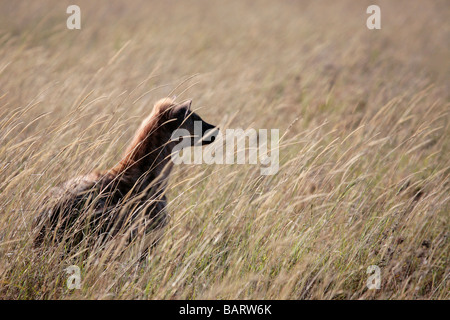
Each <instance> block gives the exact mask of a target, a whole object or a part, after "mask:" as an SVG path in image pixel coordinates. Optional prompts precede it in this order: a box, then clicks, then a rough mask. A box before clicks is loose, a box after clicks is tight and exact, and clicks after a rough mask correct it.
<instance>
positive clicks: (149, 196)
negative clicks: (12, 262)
mask: <svg viewBox="0 0 450 320" xmlns="http://www.w3.org/2000/svg"><path fill="white" fill-rule="evenodd" d="M190 104H191V102H190V101H188V102H185V103H184V104H180V105H177V104H175V103H174V101H173V100H171V99H168V98H166V99H162V100H160V101H159V102H157V103H156V104H155V106H154V108H153V111H152V113H151V114H150V116H148V117H147V118H146V119H145V120H144V121H143V122H142V125H141V127H140V128H139V129H138V130H137V132H136V134H135V136H134V138H133V140H132V142H131V144H130V145H129V146H128V148H127V149H126V151H125V154H124V156H123V157H122V159H121V160H120V162H119V163H118V164H117V165H115V166H114V167H112V168H110V169H109V170H105V171H102V172H93V173H91V174H89V175H86V176H82V177H78V178H75V179H71V180H69V181H67V182H65V183H63V184H62V185H60V186H58V187H56V188H54V189H53V190H52V191H51V192H50V194H49V196H48V199H47V202H46V205H45V208H44V209H43V210H42V212H41V213H40V214H39V216H38V217H37V219H36V222H35V227H36V229H37V236H36V238H35V245H40V244H42V243H43V241H45V240H47V241H50V242H53V241H61V240H63V239H65V240H66V241H69V242H70V245H71V246H72V245H75V244H77V243H79V242H80V241H81V240H82V239H83V238H85V237H86V236H90V238H91V239H94V240H95V241H97V242H103V241H105V240H108V239H110V238H112V237H115V236H117V235H125V236H127V237H129V239H132V238H134V237H135V236H137V235H143V234H146V233H148V232H149V231H154V230H161V229H162V228H163V227H164V226H165V225H166V224H167V220H168V219H167V213H166V210H165V208H166V203H167V200H166V197H165V189H166V184H167V179H168V176H169V174H170V171H171V169H172V166H173V163H172V162H171V157H170V155H171V153H172V149H173V147H174V145H175V144H176V142H173V141H172V142H171V141H170V137H171V135H172V132H173V131H174V130H175V129H177V128H180V127H181V128H186V129H188V130H189V132H191V134H193V121H194V120H197V121H202V120H201V118H200V117H199V116H198V115H197V114H195V113H193V112H191V111H190ZM202 124H203V129H204V130H203V134H204V132H205V131H206V130H208V129H212V128H214V126H212V125H209V124H208V123H206V122H204V121H203V123H202ZM92 236H93V237H92Z"/></svg>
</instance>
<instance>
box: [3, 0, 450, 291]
mask: <svg viewBox="0 0 450 320" xmlns="http://www.w3.org/2000/svg"><path fill="white" fill-rule="evenodd" d="M69 4H71V3H70V2H67V1H39V2H37V1H33V2H30V1H6V0H5V1H0V298H3V299H78V298H88V299H109V298H113V299H219V298H220V299H222V298H229V299H237V298H239V299H360V298H363V299H372V298H375V299H385V298H389V299H448V298H449V279H448V277H449V256H448V254H449V239H448V237H449V196H450V193H449V188H450V185H449V173H450V172H449V164H450V163H449V159H450V157H449V156H450V152H449V151H450V150H449V137H450V132H449V114H448V112H449V94H448V93H449V85H448V84H449V83H450V81H449V80H450V79H449V48H448V39H449V24H448V17H449V13H450V12H449V11H450V6H449V4H448V2H447V1H427V2H425V1H395V2H393V1H379V2H378V4H379V5H380V7H381V10H382V29H381V30H378V31H369V30H368V29H367V28H366V26H365V22H366V18H367V16H368V15H367V14H366V13H365V11H366V8H367V6H368V5H370V4H372V3H370V2H369V1H357V2H356V1H339V2H338V3H336V1H320V2H319V1H301V2H298V1H287V2H280V1H276V2H275V1H258V2H257V3H256V2H250V1H226V2H225V1H220V2H219V1H192V2H191V1H183V2H175V1H158V2H156V1H155V2H148V1H132V2H125V1H123V2H120V1H107V2H106V1H78V5H79V6H80V7H81V11H82V29H81V30H80V31H71V30H67V29H66V19H67V16H68V15H67V14H66V13H65V12H66V8H67V6H68V5H69ZM172 94H176V95H177V96H178V99H180V100H182V99H185V98H193V99H194V106H195V107H199V109H198V113H199V114H200V115H201V116H202V117H203V118H204V119H205V120H206V121H208V122H211V123H220V124H224V125H225V128H227V127H229V128H238V127H242V128H249V127H252V128H269V129H270V128H279V129H280V135H281V136H283V138H282V140H281V143H280V170H279V172H278V174H276V175H274V176H261V175H260V173H259V169H260V168H259V166H255V165H228V166H225V165H216V166H209V165H183V166H177V167H176V169H175V172H173V175H172V176H171V179H170V188H169V191H168V198H169V212H170V215H171V222H170V224H169V227H168V228H167V230H166V233H165V235H164V238H163V240H162V241H161V242H160V244H159V245H158V246H157V247H156V248H155V249H154V250H153V251H152V253H151V255H150V257H149V259H148V261H146V262H144V263H140V262H138V261H137V256H138V248H137V246H136V245H135V244H131V245H129V248H127V249H126V250H125V251H124V252H123V253H121V254H120V255H119V254H116V251H114V248H115V246H116V245H117V244H116V243H112V244H110V246H108V247H107V248H104V249H103V250H95V251H94V252H90V253H89V255H88V256H87V257H86V255H85V254H83V252H78V253H76V254H74V255H72V256H69V257H67V256H66V257H64V258H62V257H61V254H62V252H64V248H63V247H59V248H42V249H37V250H36V249H33V248H32V246H31V240H32V239H31V234H32V230H31V222H32V219H33V218H34V217H35V215H36V214H37V208H38V207H39V205H40V204H41V202H42V199H43V197H44V196H45V194H46V192H47V191H48V190H49V188H51V187H52V186H54V185H56V184H58V183H60V182H62V181H64V180H66V179H68V178H70V177H74V176H76V175H79V174H84V173H87V172H89V171H91V170H93V169H95V168H106V167H108V166H110V165H112V164H114V163H115V162H116V161H117V160H118V159H119V157H120V154H121V153H122V151H123V150H124V147H125V146H126V144H127V142H129V139H130V138H131V136H132V134H133V131H134V130H135V129H136V128H137V126H138V125H139V123H140V121H141V120H142V119H143V118H144V117H145V116H146V115H148V113H149V112H150V111H151V108H152V104H153V102H155V101H156V100H157V99H159V98H161V97H164V96H167V95H172ZM200 107H201V108H200ZM225 128H224V129H225ZM69 265H77V266H79V267H80V268H81V278H82V282H81V284H82V287H81V289H79V290H69V289H67V287H66V280H67V277H68V275H67V274H66V272H65V271H64V270H65V268H67V267H68V266H69ZM370 265H377V266H379V267H380V268H381V280H382V284H381V289H380V290H368V289H367V287H366V281H367V278H368V277H369V275H368V274H366V270H367V268H368V266H370Z"/></svg>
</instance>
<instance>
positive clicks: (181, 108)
mask: <svg viewBox="0 0 450 320" xmlns="http://www.w3.org/2000/svg"><path fill="white" fill-rule="evenodd" d="M191 104H192V100H187V101H185V102H183V103H182V104H179V105H177V106H175V107H174V108H172V116H173V117H174V118H179V119H185V118H187V117H188V116H189V114H190V113H191Z"/></svg>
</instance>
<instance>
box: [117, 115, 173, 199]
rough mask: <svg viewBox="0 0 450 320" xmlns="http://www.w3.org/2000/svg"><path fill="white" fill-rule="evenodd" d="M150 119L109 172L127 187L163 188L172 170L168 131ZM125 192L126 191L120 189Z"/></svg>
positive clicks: (152, 117)
mask: <svg viewBox="0 0 450 320" xmlns="http://www.w3.org/2000/svg"><path fill="white" fill-rule="evenodd" d="M159 122H160V121H158V117H155V116H150V117H149V118H148V119H146V120H145V121H144V122H143V125H142V126H141V128H140V129H139V130H138V131H137V132H136V134H135V136H134V138H133V140H132V142H131V143H130V145H129V146H128V148H127V150H126V151H125V154H124V157H123V158H122V160H121V161H120V162H119V163H118V164H117V165H116V166H115V167H114V168H112V169H111V170H110V172H111V173H112V174H113V175H114V176H116V177H117V178H118V180H119V181H122V182H123V183H122V184H125V185H126V186H127V187H128V188H136V185H137V183H138V182H139V183H138V185H139V187H138V190H142V189H145V188H146V187H147V186H148V185H150V184H154V185H159V186H160V187H162V186H163V185H165V183H166V181H167V178H168V176H169V174H170V171H171V169H172V166H173V163H172V161H171V157H170V154H171V144H169V141H170V132H168V130H167V129H166V128H164V126H161V125H160V124H159ZM123 191H126V190H123Z"/></svg>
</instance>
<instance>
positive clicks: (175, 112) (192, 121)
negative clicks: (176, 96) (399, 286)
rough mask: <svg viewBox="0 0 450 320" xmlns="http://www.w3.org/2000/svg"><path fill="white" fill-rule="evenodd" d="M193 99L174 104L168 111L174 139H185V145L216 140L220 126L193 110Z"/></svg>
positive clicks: (201, 143) (167, 117)
mask: <svg viewBox="0 0 450 320" xmlns="http://www.w3.org/2000/svg"><path fill="white" fill-rule="evenodd" d="M191 105H192V100H188V101H185V102H183V103H180V104H172V105H171V107H169V108H168V110H167V113H166V120H167V124H168V128H170V130H171V131H172V137H171V138H172V139H171V140H172V141H173V142H179V141H181V140H183V143H184V144H185V147H188V146H195V145H197V146H198V145H207V144H210V143H212V142H214V140H215V137H216V136H217V134H218V133H219V128H217V127H216V126H214V125H212V124H209V123H208V122H206V121H204V120H203V119H202V118H201V117H200V116H199V115H198V114H197V113H196V112H193V111H192V110H191Z"/></svg>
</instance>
